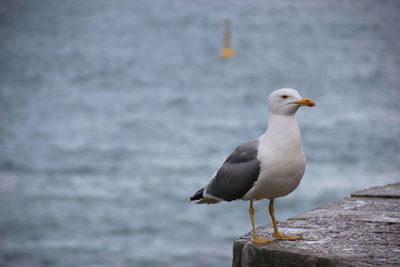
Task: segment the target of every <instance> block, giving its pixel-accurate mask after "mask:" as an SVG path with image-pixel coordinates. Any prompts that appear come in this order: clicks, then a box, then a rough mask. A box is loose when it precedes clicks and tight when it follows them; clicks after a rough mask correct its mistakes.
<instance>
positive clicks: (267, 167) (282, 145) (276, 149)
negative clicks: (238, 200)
mask: <svg viewBox="0 0 400 267" xmlns="http://www.w3.org/2000/svg"><path fill="white" fill-rule="evenodd" d="M281 119H282V118H281ZM270 122H271V121H270ZM270 126H271V124H270ZM278 126H283V127H284V129H279V128H281V127H269V129H268V130H267V132H266V133H265V134H264V135H263V136H261V137H260V138H259V146H258V152H257V158H258V160H259V161H260V174H259V177H258V179H257V181H256V182H255V183H254V186H253V187H252V189H250V190H249V192H247V193H246V194H245V195H244V196H243V198H242V199H243V200H250V199H253V200H259V199H263V198H277V197H282V196H285V195H287V194H289V193H290V192H292V191H293V190H295V189H296V187H297V186H298V185H299V183H300V181H301V178H302V177H303V174H304V170H305V157H304V153H303V148H302V144H301V135H300V130H299V128H298V126H297V122H296V120H295V119H294V117H292V120H290V119H289V120H287V121H286V122H285V123H284V124H282V125H278Z"/></svg>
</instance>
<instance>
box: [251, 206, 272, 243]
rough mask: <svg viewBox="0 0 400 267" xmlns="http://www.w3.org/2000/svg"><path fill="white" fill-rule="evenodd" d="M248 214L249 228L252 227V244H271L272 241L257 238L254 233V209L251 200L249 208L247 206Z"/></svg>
mask: <svg viewBox="0 0 400 267" xmlns="http://www.w3.org/2000/svg"><path fill="white" fill-rule="evenodd" d="M249 214H250V219H251V226H252V227H253V240H252V242H253V243H260V244H264V243H269V242H272V241H273V240H270V239H265V238H262V237H259V236H258V235H257V232H256V225H255V223H254V208H253V200H250V206H249Z"/></svg>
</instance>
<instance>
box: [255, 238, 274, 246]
mask: <svg viewBox="0 0 400 267" xmlns="http://www.w3.org/2000/svg"><path fill="white" fill-rule="evenodd" d="M273 241H274V240H271V239H266V238H262V237H259V236H253V240H252V242H253V243H257V244H266V243H271V242H273Z"/></svg>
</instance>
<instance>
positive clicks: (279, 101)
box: [268, 88, 315, 115]
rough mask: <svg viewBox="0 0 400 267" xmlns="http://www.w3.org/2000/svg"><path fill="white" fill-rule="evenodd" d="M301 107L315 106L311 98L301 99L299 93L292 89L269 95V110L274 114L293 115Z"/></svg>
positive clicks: (280, 90)
mask: <svg viewBox="0 0 400 267" xmlns="http://www.w3.org/2000/svg"><path fill="white" fill-rule="evenodd" d="M300 106H308V107H313V106H315V102H314V100H312V99H311V98H306V97H301V96H300V94H299V92H297V91H296V90H294V89H290V88H283V89H278V90H276V91H273V92H272V93H271V94H270V95H269V99H268V110H269V112H270V113H273V114H280V115H293V114H295V113H296V111H297V109H298V108H299V107H300Z"/></svg>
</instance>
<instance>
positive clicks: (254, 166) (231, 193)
mask: <svg viewBox="0 0 400 267" xmlns="http://www.w3.org/2000/svg"><path fill="white" fill-rule="evenodd" d="M257 147H258V141H257V140H254V141H250V142H247V143H244V144H241V145H240V146H238V147H237V148H236V149H235V151H233V152H232V154H230V155H229V157H228V158H227V159H226V160H225V162H224V164H223V165H222V167H221V168H220V169H219V170H218V172H217V174H216V175H215V177H214V178H213V179H212V180H211V181H210V183H209V184H208V185H207V189H206V190H207V194H209V195H211V196H214V197H217V198H220V199H223V200H225V201H232V200H235V199H240V198H242V197H243V196H244V195H245V194H246V193H247V192H248V191H249V190H250V188H251V187H252V186H253V184H254V182H255V181H256V180H257V178H258V175H259V173H260V162H259V161H258V159H257Z"/></svg>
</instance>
